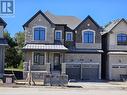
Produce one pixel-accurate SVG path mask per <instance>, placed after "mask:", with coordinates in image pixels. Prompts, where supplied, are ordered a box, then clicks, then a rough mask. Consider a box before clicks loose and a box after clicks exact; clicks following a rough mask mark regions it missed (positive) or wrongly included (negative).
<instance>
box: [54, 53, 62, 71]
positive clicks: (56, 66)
mask: <svg viewBox="0 0 127 95" xmlns="http://www.w3.org/2000/svg"><path fill="white" fill-rule="evenodd" d="M60 70H61V64H60V54H59V53H54V71H60Z"/></svg>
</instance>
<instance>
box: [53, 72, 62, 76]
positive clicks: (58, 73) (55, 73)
mask: <svg viewBox="0 0 127 95" xmlns="http://www.w3.org/2000/svg"><path fill="white" fill-rule="evenodd" d="M51 74H52V75H54V76H55V75H60V71H52V72H51Z"/></svg>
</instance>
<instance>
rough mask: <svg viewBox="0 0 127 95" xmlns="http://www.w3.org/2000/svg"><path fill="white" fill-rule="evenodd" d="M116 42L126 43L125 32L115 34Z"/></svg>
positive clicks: (126, 36)
mask: <svg viewBox="0 0 127 95" xmlns="http://www.w3.org/2000/svg"><path fill="white" fill-rule="evenodd" d="M117 44H118V45H127V34H123V33H121V34H117Z"/></svg>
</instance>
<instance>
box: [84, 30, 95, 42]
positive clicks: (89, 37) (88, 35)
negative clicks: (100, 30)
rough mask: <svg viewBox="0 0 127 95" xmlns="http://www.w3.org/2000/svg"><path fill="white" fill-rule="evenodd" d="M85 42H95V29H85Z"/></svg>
mask: <svg viewBox="0 0 127 95" xmlns="http://www.w3.org/2000/svg"><path fill="white" fill-rule="evenodd" d="M82 38H83V39H82V41H83V43H94V32H93V31H84V32H83V35H82Z"/></svg>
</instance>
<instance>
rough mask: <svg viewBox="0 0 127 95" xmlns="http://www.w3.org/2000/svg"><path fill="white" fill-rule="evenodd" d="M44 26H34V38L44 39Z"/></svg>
mask: <svg viewBox="0 0 127 95" xmlns="http://www.w3.org/2000/svg"><path fill="white" fill-rule="evenodd" d="M45 34H46V33H45V28H43V27H35V28H34V40H41V41H45V36H46V35H45Z"/></svg>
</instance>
